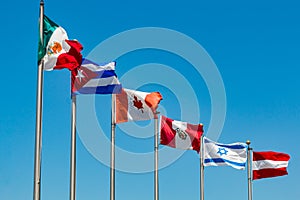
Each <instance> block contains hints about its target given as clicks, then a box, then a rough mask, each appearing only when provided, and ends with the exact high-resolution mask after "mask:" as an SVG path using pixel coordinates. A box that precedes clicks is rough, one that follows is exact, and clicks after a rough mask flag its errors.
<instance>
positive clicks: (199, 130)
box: [186, 123, 203, 152]
mask: <svg viewBox="0 0 300 200" xmlns="http://www.w3.org/2000/svg"><path fill="white" fill-rule="evenodd" d="M186 132H187V133H188V135H189V137H190V138H191V141H192V147H193V150H196V151H197V152H199V151H200V138H201V136H202V134H203V125H202V124H198V125H194V124H189V123H187V129H186Z"/></svg>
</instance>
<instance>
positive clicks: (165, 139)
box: [160, 116, 176, 148]
mask: <svg viewBox="0 0 300 200" xmlns="http://www.w3.org/2000/svg"><path fill="white" fill-rule="evenodd" d="M172 121H173V120H171V119H169V118H166V117H165V116H161V126H160V127H161V128H160V144H163V145H168V146H170V147H173V148H176V145H175V140H174V137H175V134H176V131H175V130H173V129H172Z"/></svg>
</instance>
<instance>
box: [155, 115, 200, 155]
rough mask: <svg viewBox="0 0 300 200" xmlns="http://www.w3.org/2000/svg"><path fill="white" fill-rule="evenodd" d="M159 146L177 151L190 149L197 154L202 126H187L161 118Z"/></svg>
mask: <svg viewBox="0 0 300 200" xmlns="http://www.w3.org/2000/svg"><path fill="white" fill-rule="evenodd" d="M160 121H161V125H160V144H163V145H168V146H170V147H173V148H178V149H191V150H195V151H197V152H198V153H199V151H200V138H201V136H202V134H203V125H202V124H198V125H194V124H189V123H187V122H182V121H176V120H173V119H170V118H167V117H165V116H161V120H160Z"/></svg>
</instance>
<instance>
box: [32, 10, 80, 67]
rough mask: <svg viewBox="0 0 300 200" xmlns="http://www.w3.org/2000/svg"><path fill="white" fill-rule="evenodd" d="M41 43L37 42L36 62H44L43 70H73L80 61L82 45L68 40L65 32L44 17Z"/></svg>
mask: <svg viewBox="0 0 300 200" xmlns="http://www.w3.org/2000/svg"><path fill="white" fill-rule="evenodd" d="M42 34H43V42H42V41H41V39H40V40H39V48H38V60H39V62H40V61H43V62H44V70H53V69H63V68H67V69H69V70H73V69H75V68H76V67H78V66H80V64H81V61H82V55H81V50H82V45H81V44H80V43H79V42H78V41H76V40H68V35H67V33H66V31H65V30H64V29H63V28H62V27H60V26H58V25H57V24H56V23H54V22H53V21H51V20H50V19H49V18H48V17H47V16H45V15H44V22H43V33H42Z"/></svg>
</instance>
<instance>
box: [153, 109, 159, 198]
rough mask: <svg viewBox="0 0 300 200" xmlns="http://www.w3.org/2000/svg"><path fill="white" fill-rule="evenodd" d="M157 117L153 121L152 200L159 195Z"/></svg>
mask: <svg viewBox="0 0 300 200" xmlns="http://www.w3.org/2000/svg"><path fill="white" fill-rule="evenodd" d="M157 114H159V112H156V115H157ZM158 129H159V128H158V117H156V118H155V119H154V136H155V139H154V153H155V158H154V200H158V198H159V195H158V192H159V189H158V131H159V130H158Z"/></svg>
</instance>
